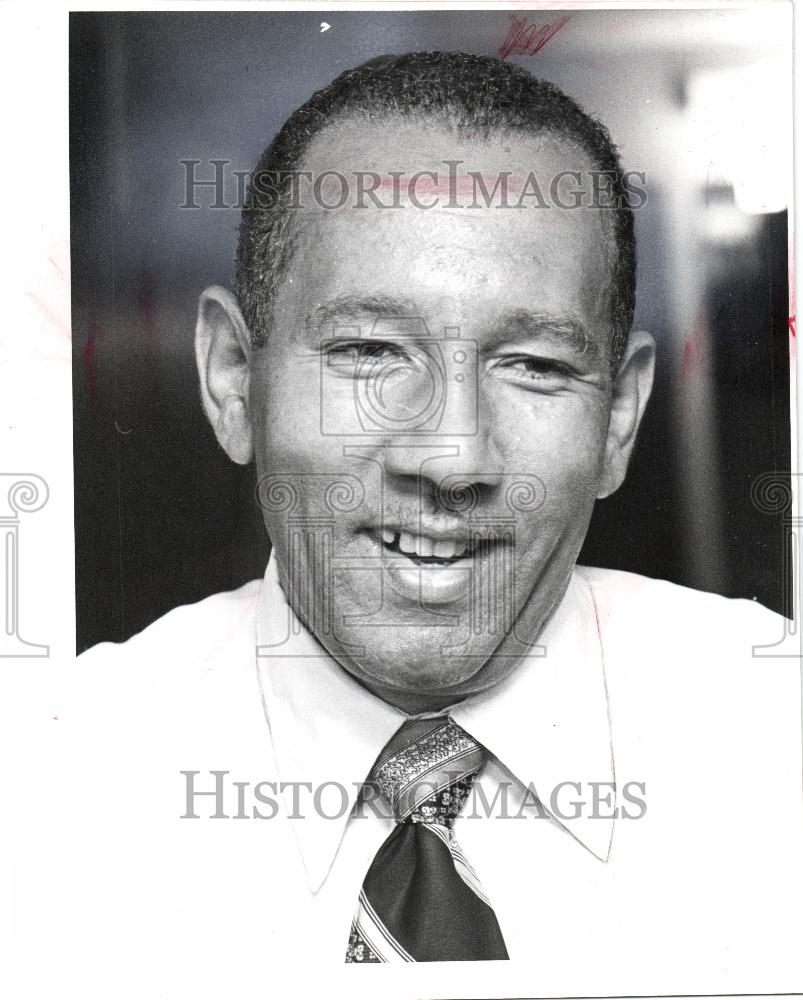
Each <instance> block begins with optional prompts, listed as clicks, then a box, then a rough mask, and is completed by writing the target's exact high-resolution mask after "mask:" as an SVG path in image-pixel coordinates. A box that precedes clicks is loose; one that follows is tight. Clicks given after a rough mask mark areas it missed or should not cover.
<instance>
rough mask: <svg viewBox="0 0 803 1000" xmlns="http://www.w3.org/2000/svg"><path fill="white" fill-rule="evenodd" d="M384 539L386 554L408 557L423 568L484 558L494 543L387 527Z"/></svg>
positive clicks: (383, 544)
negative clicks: (416, 533) (414, 532)
mask: <svg viewBox="0 0 803 1000" xmlns="http://www.w3.org/2000/svg"><path fill="white" fill-rule="evenodd" d="M381 537H382V547H383V548H384V549H385V551H387V552H392V553H393V554H394V555H401V556H405V557H406V558H407V559H409V560H410V561H411V562H414V563H416V564H417V565H419V566H453V565H455V564H456V563H458V562H461V561H462V560H465V559H473V558H474V557H475V556H479V555H482V554H483V553H484V552H487V551H488V550H489V549H490V547H491V546H492V545H493V544H494V543H493V541H492V540H491V539H485V538H473V539H465V538H463V539H457V538H432V537H430V536H427V535H414V534H412V533H411V532H408V531H394V530H393V529H391V528H383V529H382V534H381Z"/></svg>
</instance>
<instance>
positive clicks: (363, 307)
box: [305, 295, 601, 361]
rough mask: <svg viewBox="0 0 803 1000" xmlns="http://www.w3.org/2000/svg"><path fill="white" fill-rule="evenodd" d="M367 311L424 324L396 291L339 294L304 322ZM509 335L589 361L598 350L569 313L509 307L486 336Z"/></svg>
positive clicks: (500, 338) (318, 324) (496, 339)
mask: <svg viewBox="0 0 803 1000" xmlns="http://www.w3.org/2000/svg"><path fill="white" fill-rule="evenodd" d="M366 315H368V316H372V317H374V318H375V319H420V320H421V322H422V323H424V326H426V323H425V321H424V320H423V319H422V317H421V316H420V310H419V308H418V307H417V306H416V305H415V303H414V302H413V301H412V300H411V299H408V298H405V297H404V296H396V295H339V296H338V297H337V298H334V299H332V300H331V301H330V302H326V303H324V304H323V305H321V306H318V308H317V309H314V310H313V311H312V312H311V313H309V315H308V316H307V317H306V320H305V323H306V327H307V329H308V330H310V331H315V332H321V331H323V330H325V329H326V328H327V327H328V326H330V325H331V324H333V323H334V322H335V321H337V320H348V319H357V318H358V317H360V316H366ZM511 339H522V340H544V339H553V340H558V341H560V342H561V343H563V344H564V345H565V346H566V347H568V348H569V350H571V351H572V353H573V354H576V355H577V356H578V357H583V358H586V359H588V360H589V361H597V360H599V358H600V354H601V351H600V347H599V345H598V344H597V343H596V342H595V341H594V339H593V338H592V337H591V336H590V335H589V333H588V330H587V329H586V327H585V325H584V324H583V323H582V322H581V321H580V320H579V319H577V318H576V317H575V316H572V315H557V314H554V313H548V312H538V311H533V310H530V309H511V310H509V311H507V312H505V313H503V314H502V316H501V317H500V318H499V319H498V320H497V321H496V322H495V323H494V324H493V326H492V328H491V331H490V338H489V340H490V343H492V344H497V345H498V344H500V343H502V342H504V341H506V340H511Z"/></svg>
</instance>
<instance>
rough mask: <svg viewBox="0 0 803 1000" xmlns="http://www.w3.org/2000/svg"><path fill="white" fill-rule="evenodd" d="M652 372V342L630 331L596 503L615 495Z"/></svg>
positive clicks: (640, 332) (615, 385) (615, 388)
mask: <svg viewBox="0 0 803 1000" xmlns="http://www.w3.org/2000/svg"><path fill="white" fill-rule="evenodd" d="M654 372H655V340H654V338H653V337H652V336H651V335H650V334H649V333H646V332H645V331H643V330H634V331H633V333H631V334H630V337H629V339H628V342H627V350H626V351H625V356H624V358H623V359H622V363H621V365H620V366H619V371H618V373H617V375H616V378H615V379H614V383H613V391H612V394H611V419H610V423H609V424H608V438H607V440H606V442H605V465H604V469H603V475H602V479H601V482H600V490H599V492H598V493H597V499H599V500H601V499H603V498H604V497H607V496H610V495H611V493H615V492H616V491H617V490H618V489H619V487H620V486H621V485H622V483H623V482H624V478H625V474H626V472H627V466H628V463H629V461H630V455H631V453H632V451H633V445H634V444H635V443H636V434H637V433H638V429H639V424H640V423H641V418H642V417H643V416H644V409H645V407H646V406H647V400H648V399H649V398H650V392H651V391H652V379H653V374H654Z"/></svg>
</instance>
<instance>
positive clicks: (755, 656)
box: [578, 567, 800, 777]
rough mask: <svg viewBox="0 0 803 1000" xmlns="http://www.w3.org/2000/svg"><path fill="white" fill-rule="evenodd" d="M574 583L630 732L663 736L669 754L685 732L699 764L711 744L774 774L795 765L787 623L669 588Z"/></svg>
mask: <svg viewBox="0 0 803 1000" xmlns="http://www.w3.org/2000/svg"><path fill="white" fill-rule="evenodd" d="M578 575H579V576H580V577H581V579H583V580H584V581H585V582H586V583H587V585H588V586H589V588H590V590H591V593H592V595H593V603H594V609H595V612H596V614H597V620H598V621H597V623H598V633H599V638H600V643H601V649H602V655H603V659H604V664H605V674H606V679H607V682H608V684H609V690H610V692H611V695H612V697H613V698H614V699H615V700H616V701H617V703H618V706H619V708H620V709H621V710H622V711H624V712H626V713H627V714H628V715H629V717H630V718H631V719H632V720H637V721H634V722H633V727H634V728H635V727H636V726H637V727H638V728H639V730H640V731H641V732H642V733H643V734H646V733H648V732H649V733H651V734H652V737H655V738H656V739H657V738H659V737H660V736H661V734H662V733H663V734H664V735H665V737H666V745H671V744H673V743H677V740H678V735H679V734H681V733H682V734H683V740H684V741H685V742H686V743H688V744H689V746H691V745H694V746H696V747H697V759H704V758H705V756H706V754H708V753H709V751H708V750H705V749H704V748H705V747H706V746H708V745H709V744H710V743H712V741H713V742H714V743H716V742H717V741H718V742H719V743H720V745H721V746H727V747H729V748H730V752H731V753H732V755H733V754H736V755H737V756H738V753H741V752H745V753H749V762H748V761H746V762H744V766H745V767H747V766H748V764H749V766H751V767H754V766H755V762H756V761H757V760H758V759H760V758H762V756H763V755H765V756H767V758H768V760H771V761H772V762H773V763H772V767H774V768H775V769H776V771H777V773H779V774H780V772H781V771H782V770H783V772H784V774H786V773H787V772H788V769H789V765H790V764H791V765H793V766H797V765H796V763H795V762H796V761H798V759H799V753H800V640H799V638H798V637H797V636H796V635H795V634H794V632H793V627H792V626H791V624H790V622H788V621H787V620H786V619H785V618H783V617H782V616H781V615H778V614H775V613H774V612H772V611H769V610H768V609H767V608H765V607H763V606H762V605H760V604H758V602H756V601H750V600H743V599H738V600H734V599H729V598H725V597H721V596H720V595H718V594H710V593H704V592H701V591H697V590H693V589H691V588H689V587H681V586H678V585H677V584H673V583H669V582H668V581H666V580H653V579H650V578H648V577H643V576H638V575H636V574H633V573H623V572H619V571H613V570H601V569H591V568H587V567H583V568H582V569H578ZM759 733H760V734H761V737H760V739H758V738H751V739H747V738H746V734H759ZM695 734H696V736H695ZM652 737H649V738H652ZM696 737H699V739H697V738H696ZM644 738H645V739H647V738H648V737H647V736H646V735H645V736H644ZM735 748H741V749H739V750H738V751H737V750H736V749H735ZM734 759H735V758H734ZM782 759H783V760H784V762H785V763H784V765H783V767H782V766H781V765H780V764H779V761H780V760H782ZM769 766H770V765H769V764H768V767H769ZM787 777H788V774H787Z"/></svg>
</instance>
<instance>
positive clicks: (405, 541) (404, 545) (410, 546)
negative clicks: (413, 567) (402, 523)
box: [399, 531, 416, 555]
mask: <svg viewBox="0 0 803 1000" xmlns="http://www.w3.org/2000/svg"><path fill="white" fill-rule="evenodd" d="M415 542H416V539H415V537H414V536H413V535H411V534H410V532H409V531H402V532H401V534H400V535H399V548H400V549H401V550H402V552H407V553H409V554H410V555H415Z"/></svg>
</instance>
